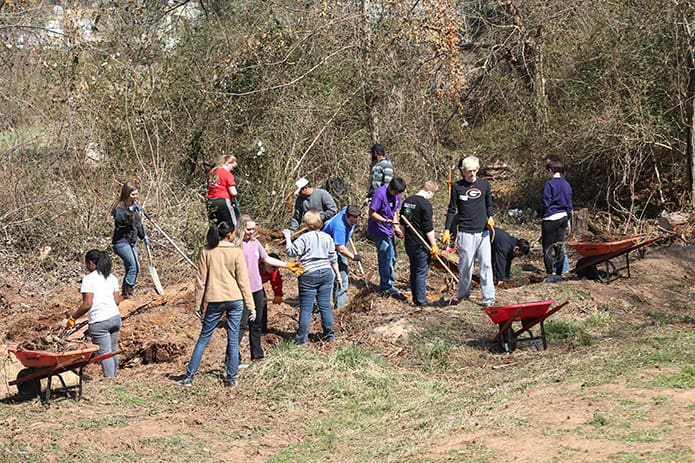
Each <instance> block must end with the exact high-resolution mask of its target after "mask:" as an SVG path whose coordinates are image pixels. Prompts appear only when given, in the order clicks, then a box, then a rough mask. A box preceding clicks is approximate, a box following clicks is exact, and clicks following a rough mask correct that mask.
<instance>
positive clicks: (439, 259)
mask: <svg viewBox="0 0 695 463" xmlns="http://www.w3.org/2000/svg"><path fill="white" fill-rule="evenodd" d="M401 220H402V221H404V222H405V224H406V225H407V226H408V228H410V230H411V231H412V232H413V233H414V234H415V236H417V237H418V238H420V241H422V244H424V245H425V247H426V248H427V250H428V251H430V252H432V248H431V247H430V245H429V244H428V243H427V241H425V239H424V238H423V237H422V235H421V234H420V233H418V231H417V230H416V229H415V227H413V224H412V223H410V220H408V219H407V218H406V217H404V216H401ZM437 260H438V261H439V263H440V264H441V266H442V267H444V270H446V271H447V272H449V275H451V276H452V277H453V278H454V281H456V283H457V284H458V282H459V278H458V277H457V276H456V275H454V272H452V271H451V269H450V268H449V266H448V265H446V264H445V263H444V261H442V259H441V257H439V256H437Z"/></svg>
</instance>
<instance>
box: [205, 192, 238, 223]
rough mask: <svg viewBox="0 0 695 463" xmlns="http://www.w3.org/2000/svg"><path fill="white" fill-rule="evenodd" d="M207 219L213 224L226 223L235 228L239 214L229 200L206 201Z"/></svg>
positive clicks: (215, 199)
mask: <svg viewBox="0 0 695 463" xmlns="http://www.w3.org/2000/svg"><path fill="white" fill-rule="evenodd" d="M207 206H208V219H209V220H210V222H212V223H214V224H218V223H220V222H226V223H227V225H232V226H234V228H236V224H237V219H238V218H239V212H238V211H237V209H236V207H234V204H233V203H232V201H231V200H229V199H222V198H214V199H208V203H207Z"/></svg>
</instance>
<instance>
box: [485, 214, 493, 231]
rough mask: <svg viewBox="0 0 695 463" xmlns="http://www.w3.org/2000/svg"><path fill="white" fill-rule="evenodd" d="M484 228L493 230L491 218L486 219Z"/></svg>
mask: <svg viewBox="0 0 695 463" xmlns="http://www.w3.org/2000/svg"><path fill="white" fill-rule="evenodd" d="M486 227H487V228H489V229H490V230H492V229H493V228H495V219H493V218H492V217H489V218H488V219H487V225H486Z"/></svg>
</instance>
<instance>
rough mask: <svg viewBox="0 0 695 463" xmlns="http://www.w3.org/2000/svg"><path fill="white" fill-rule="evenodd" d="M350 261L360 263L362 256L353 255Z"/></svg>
mask: <svg viewBox="0 0 695 463" xmlns="http://www.w3.org/2000/svg"><path fill="white" fill-rule="evenodd" d="M352 260H354V261H355V262H362V256H360V255H359V254H355V255H354V256H352Z"/></svg>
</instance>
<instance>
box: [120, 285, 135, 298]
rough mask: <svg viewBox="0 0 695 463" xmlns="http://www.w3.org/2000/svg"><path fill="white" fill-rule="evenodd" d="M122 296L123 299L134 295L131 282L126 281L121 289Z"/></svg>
mask: <svg viewBox="0 0 695 463" xmlns="http://www.w3.org/2000/svg"><path fill="white" fill-rule="evenodd" d="M121 296H123V299H130V298H131V297H133V287H132V286H130V285H129V284H126V283H124V284H123V290H122V291H121Z"/></svg>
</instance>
